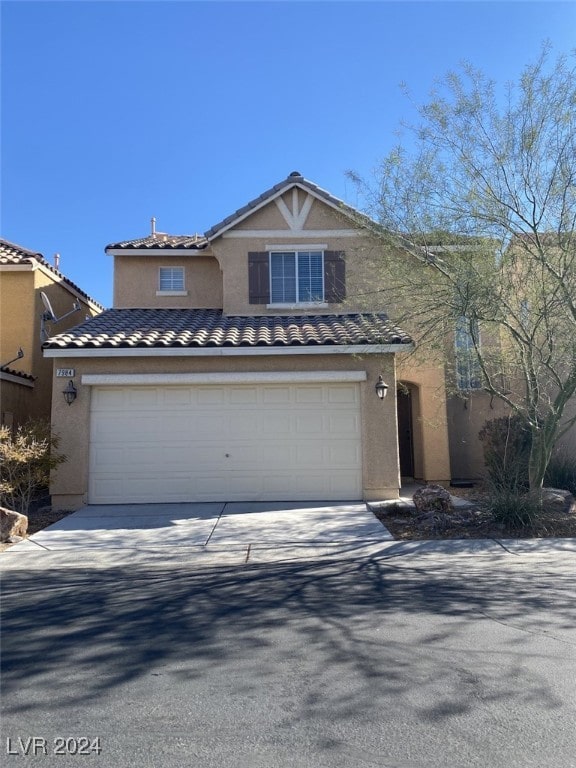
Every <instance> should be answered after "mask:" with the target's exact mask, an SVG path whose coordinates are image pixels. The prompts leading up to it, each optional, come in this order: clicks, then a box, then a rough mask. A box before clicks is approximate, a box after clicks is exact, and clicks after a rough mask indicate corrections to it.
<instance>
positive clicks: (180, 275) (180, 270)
mask: <svg viewBox="0 0 576 768" xmlns="http://www.w3.org/2000/svg"><path fill="white" fill-rule="evenodd" d="M158 291H159V292H160V293H173V292H176V291H177V292H182V291H184V267H160V268H159V270H158Z"/></svg>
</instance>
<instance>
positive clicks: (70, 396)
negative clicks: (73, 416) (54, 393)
mask: <svg viewBox="0 0 576 768" xmlns="http://www.w3.org/2000/svg"><path fill="white" fill-rule="evenodd" d="M62 394H63V395H64V400H66V402H67V403H68V405H72V403H73V402H74V400H76V398H77V397H78V390H77V389H76V387H75V386H74V382H73V381H72V379H70V381H69V382H68V384H67V385H66V389H63V390H62Z"/></svg>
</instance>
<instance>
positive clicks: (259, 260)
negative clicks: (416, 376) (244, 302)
mask: <svg viewBox="0 0 576 768" xmlns="http://www.w3.org/2000/svg"><path fill="white" fill-rule="evenodd" d="M248 297H249V298H248V301H249V302H250V304H269V303H270V278H269V259H268V252H267V251H262V252H259V251H251V252H250V253H248Z"/></svg>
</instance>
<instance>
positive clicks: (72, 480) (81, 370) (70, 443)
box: [51, 355, 400, 509]
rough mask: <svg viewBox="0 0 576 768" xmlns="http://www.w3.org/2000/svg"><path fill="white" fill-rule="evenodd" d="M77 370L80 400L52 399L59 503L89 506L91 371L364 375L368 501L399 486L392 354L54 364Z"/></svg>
mask: <svg viewBox="0 0 576 768" xmlns="http://www.w3.org/2000/svg"><path fill="white" fill-rule="evenodd" d="M70 365H73V366H74V368H75V369H76V377H75V384H76V386H77V388H78V398H77V400H76V401H75V402H74V403H73V404H72V405H71V406H68V405H66V403H65V402H64V398H63V397H62V395H61V394H59V393H58V392H55V394H54V397H53V421H54V428H55V432H56V433H57V434H58V435H59V436H60V438H61V446H60V447H61V450H62V452H63V453H64V454H66V455H67V456H68V461H67V462H66V464H64V465H63V466H62V467H60V468H59V469H58V472H57V474H56V475H55V476H54V478H53V482H52V487H51V493H52V495H53V501H54V503H55V505H57V506H59V507H63V508H71V509H72V508H78V507H79V506H81V505H82V504H84V503H86V500H87V492H88V461H89V453H88V451H89V445H88V443H89V430H90V398H91V387H89V386H84V385H81V383H80V381H81V376H82V374H88V373H117V374H118V373H127V374H131V373H132V374H133V373H203V372H240V371H246V372H254V371H262V372H269V371H284V372H294V371H323V370H330V371H339V370H359V371H366V373H367V380H366V382H363V383H361V384H360V387H361V418H362V442H363V488H364V497H365V498H366V499H368V500H369V499H384V498H395V497H396V496H397V495H398V488H399V482H400V478H399V470H398V444H397V438H396V435H397V425H396V403H395V397H394V395H393V393H394V392H395V387H394V386H393V383H394V381H395V378H394V356H393V355H366V356H365V357H363V358H359V357H354V356H350V355H318V356H316V355H302V356H287V357H284V356H280V357H275V358H273V357H254V356H253V357H246V358H237V357H225V358H224V357H188V358H173V357H158V358H149V359H146V358H137V357H131V358H119V359H115V360H110V359H102V358H94V359H88V358H74V359H73V360H72V361H71V360H70V359H64V358H62V359H59V358H57V359H55V360H54V366H55V368H56V367H68V366H70ZM380 373H382V375H383V376H384V379H385V380H386V381H387V382H389V383H390V390H389V392H390V395H392V396H388V397H387V398H385V399H384V400H382V401H381V400H379V399H378V397H377V395H376V392H375V390H374V385H375V383H376V381H377V379H378V375H379V374H380Z"/></svg>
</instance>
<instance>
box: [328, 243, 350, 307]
mask: <svg viewBox="0 0 576 768" xmlns="http://www.w3.org/2000/svg"><path fill="white" fill-rule="evenodd" d="M345 255H346V254H345V253H344V251H324V301H326V302H328V304H337V303H338V302H340V301H344V299H345V298H346V261H345Z"/></svg>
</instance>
